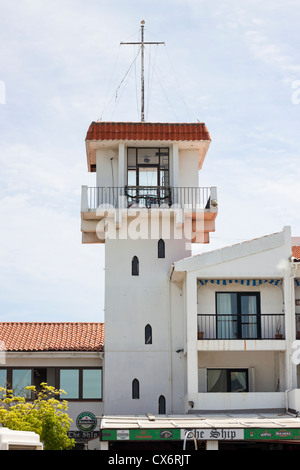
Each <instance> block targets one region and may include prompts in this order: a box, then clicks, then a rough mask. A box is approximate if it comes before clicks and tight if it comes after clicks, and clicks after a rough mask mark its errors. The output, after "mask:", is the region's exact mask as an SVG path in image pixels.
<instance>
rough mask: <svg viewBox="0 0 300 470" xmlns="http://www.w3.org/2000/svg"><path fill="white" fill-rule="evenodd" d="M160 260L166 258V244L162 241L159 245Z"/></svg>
mask: <svg viewBox="0 0 300 470" xmlns="http://www.w3.org/2000/svg"><path fill="white" fill-rule="evenodd" d="M157 251H158V258H165V242H164V241H163V240H162V239H160V240H159V241H158V244H157Z"/></svg>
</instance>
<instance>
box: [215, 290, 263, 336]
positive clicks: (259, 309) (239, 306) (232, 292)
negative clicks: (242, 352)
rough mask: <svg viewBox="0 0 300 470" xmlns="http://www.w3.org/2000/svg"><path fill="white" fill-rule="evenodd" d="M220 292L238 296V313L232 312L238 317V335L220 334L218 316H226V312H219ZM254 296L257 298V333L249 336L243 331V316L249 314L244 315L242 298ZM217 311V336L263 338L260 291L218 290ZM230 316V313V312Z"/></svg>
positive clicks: (233, 315)
mask: <svg viewBox="0 0 300 470" xmlns="http://www.w3.org/2000/svg"><path fill="white" fill-rule="evenodd" d="M220 294H234V295H236V296H237V313H236V314H232V317H236V322H237V337H228V338H227V337H226V338H225V337H222V335H220V334H219V332H218V316H220V317H221V316H223V317H224V316H225V314H222V313H219V312H218V295H220ZM250 295H251V296H253V297H255V298H256V314H255V316H256V328H257V330H256V335H255V337H254V338H252V337H248V336H247V335H243V332H242V327H243V324H244V323H243V316H245V317H246V316H247V315H242V313H241V299H242V297H243V296H250ZM215 311H216V321H217V328H216V337H217V339H261V297H260V292H259V291H255V292H251V291H245V292H243V291H218V292H216V293H215ZM228 317H230V315H229V314H228Z"/></svg>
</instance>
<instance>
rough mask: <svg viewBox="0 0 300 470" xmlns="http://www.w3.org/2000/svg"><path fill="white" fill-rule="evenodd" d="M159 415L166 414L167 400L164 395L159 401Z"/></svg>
mask: <svg viewBox="0 0 300 470" xmlns="http://www.w3.org/2000/svg"><path fill="white" fill-rule="evenodd" d="M158 414H160V415H165V414H166V399H165V397H164V396H163V395H161V396H160V397H159V399H158Z"/></svg>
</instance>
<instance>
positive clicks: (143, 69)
mask: <svg viewBox="0 0 300 470" xmlns="http://www.w3.org/2000/svg"><path fill="white" fill-rule="evenodd" d="M144 25H145V21H144V20H143V21H141V41H140V42H121V45H124V44H131V45H132V44H134V45H140V46H141V121H142V122H144V121H145V64H144V49H145V44H165V43H164V42H145V41H144V27H145V26H144Z"/></svg>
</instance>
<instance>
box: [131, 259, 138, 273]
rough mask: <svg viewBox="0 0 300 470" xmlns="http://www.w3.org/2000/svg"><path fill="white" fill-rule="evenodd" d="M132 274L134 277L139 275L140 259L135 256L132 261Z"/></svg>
mask: <svg viewBox="0 0 300 470" xmlns="http://www.w3.org/2000/svg"><path fill="white" fill-rule="evenodd" d="M131 274H132V276H138V275H139V259H138V257H137V256H134V257H133V258H132V261H131Z"/></svg>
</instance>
